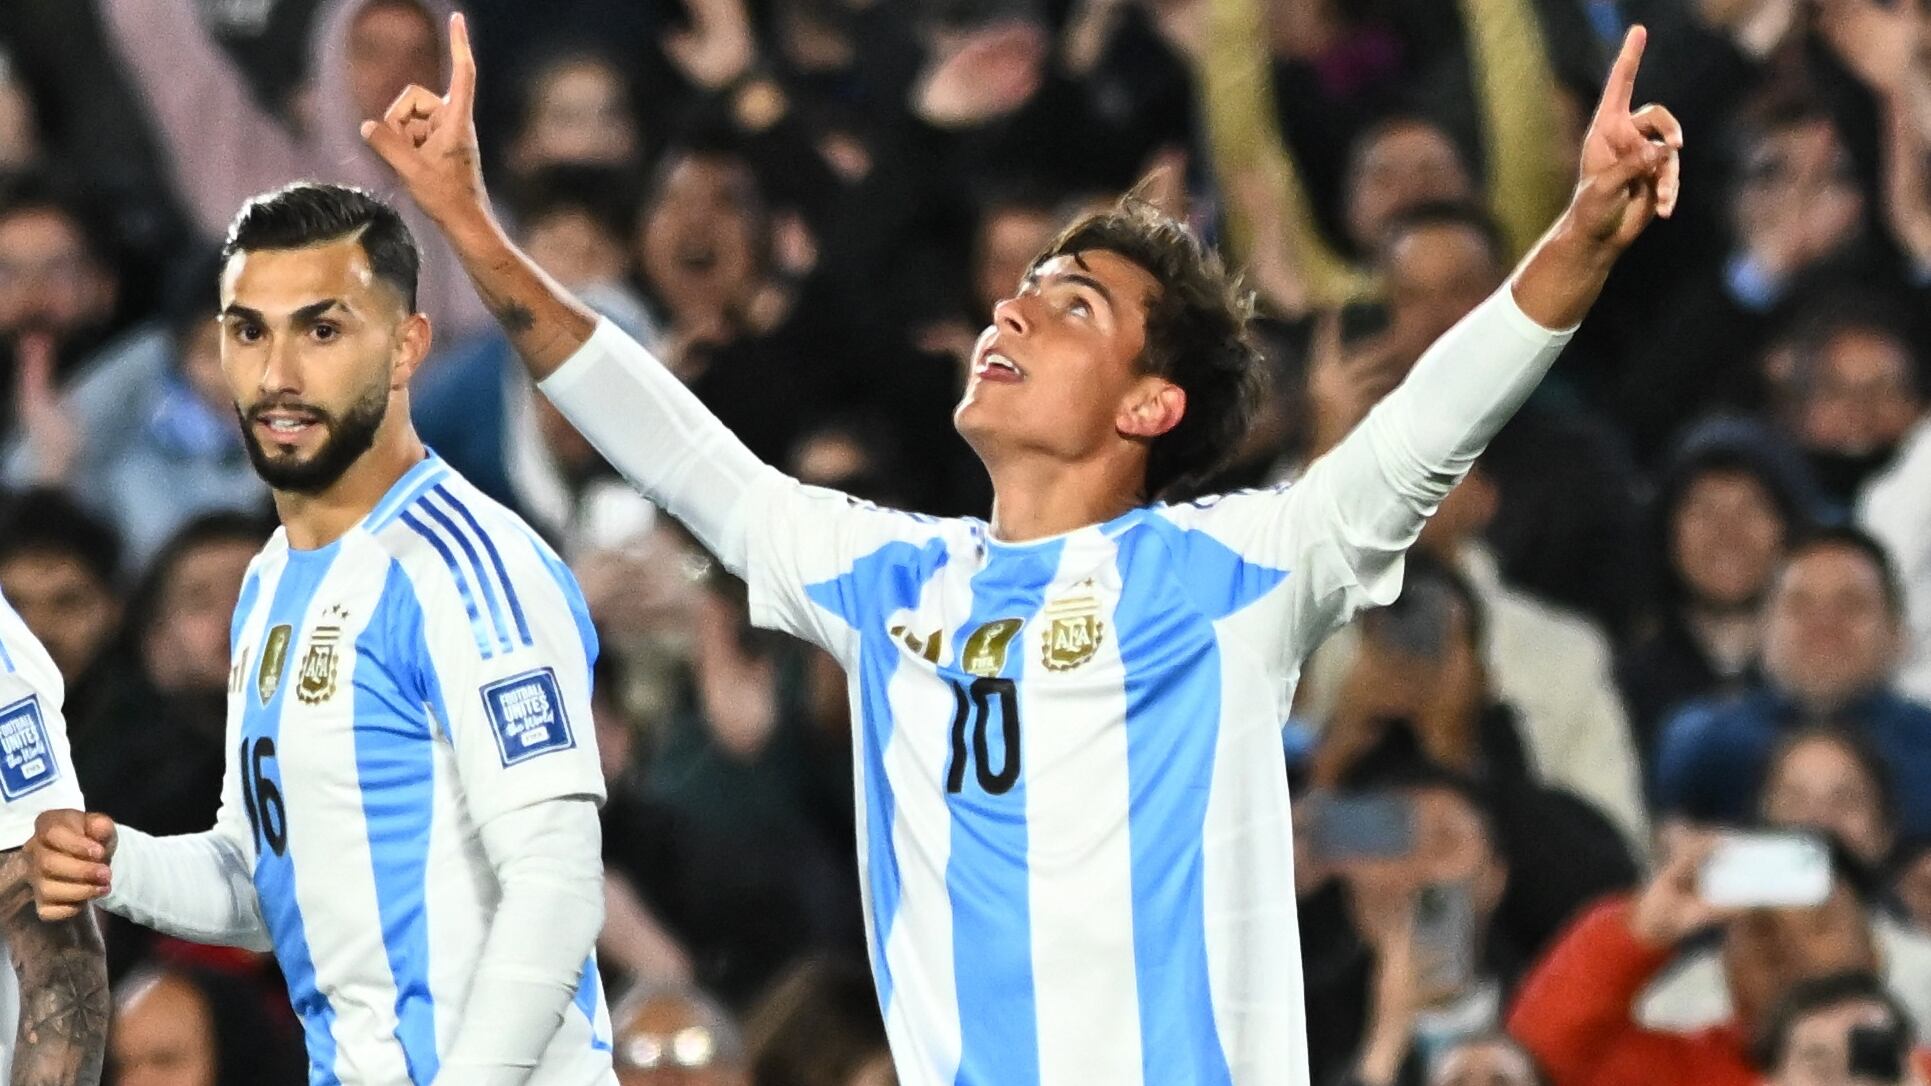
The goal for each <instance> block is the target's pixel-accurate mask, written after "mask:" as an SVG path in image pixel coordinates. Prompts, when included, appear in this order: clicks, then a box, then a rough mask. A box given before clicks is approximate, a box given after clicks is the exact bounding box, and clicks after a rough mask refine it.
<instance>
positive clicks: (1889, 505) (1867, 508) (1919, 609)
mask: <svg viewBox="0 0 1931 1086" xmlns="http://www.w3.org/2000/svg"><path fill="white" fill-rule="evenodd" d="M1857 519H1858V522H1859V523H1861V524H1862V525H1863V526H1864V529H1865V530H1866V531H1868V532H1870V533H1871V534H1872V535H1873V536H1876V537H1877V539H1878V541H1879V542H1881V543H1883V544H1884V547H1885V549H1886V550H1888V551H1889V552H1890V554H1891V561H1893V562H1895V563H1896V564H1897V572H1898V579H1899V580H1900V581H1901V582H1902V583H1903V585H1904V618H1905V624H1906V627H1907V636H1908V640H1907V642H1906V644H1905V651H1904V660H1903V663H1902V666H1901V667H1900V668H1899V670H1898V676H1897V688H1898V690H1899V691H1900V692H1901V693H1903V694H1904V695H1905V696H1907V697H1910V698H1915V699H1916V700H1918V701H1921V702H1924V703H1926V704H1931V417H1927V418H1926V419H1925V420H1924V421H1922V422H1919V423H1918V425H1917V429H1915V430H1913V431H1912V432H1911V436H1910V437H1909V438H1907V439H1906V440H1905V443H1904V446H1903V447H1902V448H1901V449H1899V450H1898V455H1897V459H1896V460H1895V461H1893V462H1892V464H1891V466H1890V467H1889V468H1887V469H1885V471H1884V473H1883V474H1882V475H1879V476H1878V477H1877V478H1876V479H1873V480H1871V482H1870V483H1869V484H1867V485H1866V486H1865V488H1864V494H1863V496H1862V498H1861V499H1860V500H1859V502H1858V506H1857Z"/></svg>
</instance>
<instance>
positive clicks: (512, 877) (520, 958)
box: [436, 798, 603, 1086]
mask: <svg viewBox="0 0 1931 1086" xmlns="http://www.w3.org/2000/svg"><path fill="white" fill-rule="evenodd" d="M482 838H483V852H484V854H485V855H487V856H488V857H489V862H490V866H491V867H492V868H494V869H495V871H496V878H497V881H498V883H499V884H500V885H501V887H502V895H503V896H502V898H501V899H500V900H499V901H498V903H497V906H496V914H495V916H494V918H493V919H492V920H491V921H490V928H489V936H488V937H487V938H486V939H485V941H484V943H483V955H482V958H481V960H480V961H479V962H478V963H477V966H476V975H475V978H474V979H473V980H472V981H471V983H470V990H469V1000H468V1002H467V1003H466V1004H465V1005H464V1007H463V1014H462V1024H461V1025H460V1026H459V1027H458V1032H457V1034H456V1039H455V1041H454V1042H453V1043H452V1044H451V1045H450V1049H449V1055H448V1057H447V1058H446V1059H444V1060H443V1062H442V1070H441V1071H440V1072H439V1073H438V1074H437V1076H436V1081H437V1082H438V1083H457V1084H461V1086H520V1084H521V1083H523V1082H525V1081H526V1080H528V1079H529V1077H530V1075H531V1073H532V1072H534V1071H535V1069H536V1066H537V1064H538V1063H539V1062H540V1061H541V1060H542V1058H543V1053H544V1051H545V1050H546V1049H547V1048H549V1046H550V1044H551V1042H552V1041H553V1040H554V1039H555V1037H556V1032H557V1027H558V1026H559V1024H560V1023H561V1022H562V1021H563V1016H564V1013H565V1012H566V1011H568V1010H569V1008H570V1001H571V999H572V997H573V996H574V995H575V994H576V990H577V984H578V982H579V980H580V979H581V978H582V975H583V963H584V960H585V959H586V958H588V957H589V956H590V951H591V949H592V948H593V947H594V946H595V945H596V942H597V932H598V931H599V930H600V929H601V928H602V927H603V854H602V853H603V836H602V829H601V826H600V824H599V823H598V821H597V805H596V803H595V801H593V800H591V799H587V798H562V799H551V800H544V801H542V802H540V803H533V804H530V805H529V806H526V807H519V808H517V809H515V810H512V811H509V812H506V813H504V814H501V815H498V816H497V817H495V818H493V819H491V820H490V821H488V822H486V823H484V824H483V827H482Z"/></svg>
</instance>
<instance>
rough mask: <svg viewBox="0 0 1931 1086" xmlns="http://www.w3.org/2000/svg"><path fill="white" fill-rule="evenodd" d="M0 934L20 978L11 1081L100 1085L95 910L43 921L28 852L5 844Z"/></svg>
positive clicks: (29, 1085) (101, 1015) (103, 993)
mask: <svg viewBox="0 0 1931 1086" xmlns="http://www.w3.org/2000/svg"><path fill="white" fill-rule="evenodd" d="M0 934H4V937H5V940H6V945H7V949H8V951H9V952H11V954H12V955H13V968H14V972H15V973H16V974H17V975H18V976H19V978H20V1025H19V1028H18V1030H17V1031H16V1033H15V1035H14V1055H13V1079H12V1086H93V1084H95V1083H98V1082H100V1080H101V1058H102V1053H103V1051H104V1050H105V1048H106V1045H107V1019H108V1013H109V1009H110V1004H109V1001H108V993H107V957H106V950H105V948H104V947H103V946H102V944H101V933H100V929H99V928H98V927H96V926H95V924H94V914H93V911H92V910H91V909H88V908H86V907H85V906H82V907H80V908H79V909H78V910H76V911H75V913H74V915H72V916H69V917H66V918H65V919H61V920H43V919H41V918H40V916H39V914H38V913H37V912H36V910H35V908H34V894H33V883H32V880H31V879H30V877H29V865H28V861H27V856H26V854H25V852H23V851H22V850H21V849H9V850H7V851H6V852H4V853H0Z"/></svg>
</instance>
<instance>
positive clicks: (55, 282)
mask: <svg viewBox="0 0 1931 1086" xmlns="http://www.w3.org/2000/svg"><path fill="white" fill-rule="evenodd" d="M98 229H99V228H98V226H97V225H96V224H95V223H94V222H93V220H92V219H91V218H90V215H89V212H88V211H86V210H84V209H83V207H82V205H81V204H80V203H79V202H78V201H76V200H75V199H74V198H73V197H72V196H71V195H70V194H69V193H67V192H65V191H62V190H61V189H59V188H57V187H55V183H54V182H53V181H52V180H51V179H49V178H46V177H42V176H35V175H23V176H20V177H12V178H0V349H4V351H5V354H6V358H7V359H8V360H9V362H10V363H11V369H10V371H9V372H10V373H11V375H12V379H11V380H9V381H8V382H7V387H6V388H5V389H4V390H0V394H4V395H5V396H6V397H7V402H8V404H9V405H10V408H11V410H10V411H9V412H8V415H7V417H6V418H5V419H4V420H0V426H4V427H6V428H9V429H11V428H14V427H17V426H25V427H31V426H32V425H33V423H34V422H35V421H36V419H35V414H34V412H35V411H36V409H38V408H39V407H40V406H41V405H42V404H43V403H44V402H47V401H48V399H49V398H50V397H51V396H52V394H53V392H54V390H56V389H57V388H58V387H59V384H60V383H61V382H62V381H64V380H65V379H66V378H67V377H69V376H70V375H71V374H72V373H73V372H74V371H75V369H76V368H77V367H79V366H80V364H81V363H82V362H83V361H85V360H86V358H87V357H88V355H89V354H90V353H91V352H92V351H93V350H94V349H95V348H96V347H98V346H100V345H101V343H102V341H103V340H104V339H105V337H106V334H107V332H108V331H109V329H110V327H111V324H112V322H113V319H114V316H115V306H116V302H117V299H118V297H119V294H118V292H119V288H120V283H119V267H118V265H117V264H116V263H115V261H114V254H113V253H111V252H110V251H109V250H108V248H107V246H106V239H104V238H103V237H101V236H100V234H99V233H98ZM16 415H17V416H18V417H16Z"/></svg>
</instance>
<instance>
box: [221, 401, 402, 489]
mask: <svg viewBox="0 0 1931 1086" xmlns="http://www.w3.org/2000/svg"><path fill="white" fill-rule="evenodd" d="M291 407H292V408H299V409H301V410H303V411H307V412H309V413H311V414H313V415H314V416H315V421H316V423H317V425H319V426H321V427H322V429H323V431H324V432H325V434H326V436H325V437H324V438H323V439H322V447H321V448H319V449H316V450H315V453H314V455H312V456H310V457H308V458H307V459H306V460H304V459H301V458H300V457H299V456H297V455H294V454H283V453H279V452H270V451H269V450H268V449H266V448H263V447H262V443H261V438H260V436H259V435H257V434H256V432H255V426H254V423H255V422H256V420H257V419H259V418H260V416H261V415H263V414H265V413H266V412H268V411H272V410H275V409H277V408H291ZM388 413H389V389H388V386H386V385H377V386H376V387H374V388H372V389H370V390H369V391H368V392H366V393H365V394H363V396H362V397H361V398H360V399H358V400H356V401H355V402H354V403H352V404H350V405H349V409H348V410H347V411H346V412H344V413H343V414H342V416H341V417H340V418H337V417H336V416H335V415H334V414H332V413H330V412H328V411H325V410H323V409H322V408H320V407H316V406H315V405H313V404H306V403H302V402H300V401H298V400H290V399H275V400H264V401H262V402H261V403H258V404H256V405H255V406H254V407H252V408H250V409H248V410H247V411H245V412H244V411H243V410H242V409H241V405H239V404H237V405H235V418H236V419H237V420H239V421H240V423H241V436H242V441H243V442H244V443H246V444H247V446H248V460H249V462H250V463H252V464H254V466H255V474H257V475H259V476H261V478H262V481H263V482H265V483H267V484H268V485H269V486H270V487H272V488H274V489H275V490H279V491H283V492H286V493H291V494H303V495H308V496H314V495H316V494H320V493H322V492H323V491H325V490H327V489H328V488H329V487H332V486H334V485H335V482H336V480H338V479H340V478H341V477H342V473H343V472H346V471H348V470H349V468H350V467H351V466H352V465H354V463H355V462H356V461H357V460H360V459H361V458H362V454H363V453H365V452H368V451H369V449H370V448H371V447H372V446H374V445H375V435H376V431H377V430H379V429H381V427H382V420H383V418H384V417H385V416H386V415H387V414H388Z"/></svg>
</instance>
